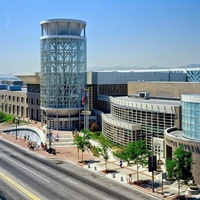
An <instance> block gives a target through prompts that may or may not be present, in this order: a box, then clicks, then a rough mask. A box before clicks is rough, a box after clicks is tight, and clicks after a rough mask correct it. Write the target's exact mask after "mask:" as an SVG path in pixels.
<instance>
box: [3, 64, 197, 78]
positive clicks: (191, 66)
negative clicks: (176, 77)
mask: <svg viewBox="0 0 200 200" xmlns="http://www.w3.org/2000/svg"><path fill="white" fill-rule="evenodd" d="M174 68H176V69H177V68H178V69H179V68H186V69H187V68H200V64H190V65H186V66H180V67H174ZM154 69H155V70H158V69H173V68H171V67H158V66H150V67H143V68H142V67H124V66H113V67H89V68H88V70H87V71H120V70H122V71H123V70H154ZM13 74H16V73H7V74H0V80H5V79H7V80H8V79H10V80H19V79H18V78H17V77H15V76H14V75H13Z"/></svg>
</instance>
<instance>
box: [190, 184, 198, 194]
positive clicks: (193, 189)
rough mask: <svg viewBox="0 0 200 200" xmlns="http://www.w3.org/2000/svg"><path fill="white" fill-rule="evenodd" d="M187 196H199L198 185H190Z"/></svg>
mask: <svg viewBox="0 0 200 200" xmlns="http://www.w3.org/2000/svg"><path fill="white" fill-rule="evenodd" d="M187 192H188V194H192V195H196V194H199V186H198V185H191V186H190V187H189V188H188V189H187Z"/></svg>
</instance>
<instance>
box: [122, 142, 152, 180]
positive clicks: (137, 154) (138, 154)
mask: <svg viewBox="0 0 200 200" xmlns="http://www.w3.org/2000/svg"><path fill="white" fill-rule="evenodd" d="M150 154H151V152H150V151H149V150H147V148H146V141H144V140H138V141H137V142H131V143H129V144H128V146H127V148H126V156H127V159H128V158H129V159H130V160H132V161H133V162H134V164H136V166H137V183H139V168H140V166H146V165H147V164H148V157H149V156H150Z"/></svg>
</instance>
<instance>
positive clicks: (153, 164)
mask: <svg viewBox="0 0 200 200" xmlns="http://www.w3.org/2000/svg"><path fill="white" fill-rule="evenodd" d="M149 135H150V136H151V156H150V157H149V160H148V165H149V167H148V168H149V172H152V192H154V171H156V170H157V164H156V162H157V161H156V156H154V141H153V133H152V134H149Z"/></svg>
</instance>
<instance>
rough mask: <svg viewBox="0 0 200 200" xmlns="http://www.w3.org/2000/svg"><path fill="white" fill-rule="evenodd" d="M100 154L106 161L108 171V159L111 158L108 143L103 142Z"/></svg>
mask: <svg viewBox="0 0 200 200" xmlns="http://www.w3.org/2000/svg"><path fill="white" fill-rule="evenodd" d="M100 154H101V155H102V157H103V159H104V161H105V168H106V172H107V171H108V167H107V164H108V159H109V155H108V145H107V144H105V143H103V142H102V143H101V148H100Z"/></svg>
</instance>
